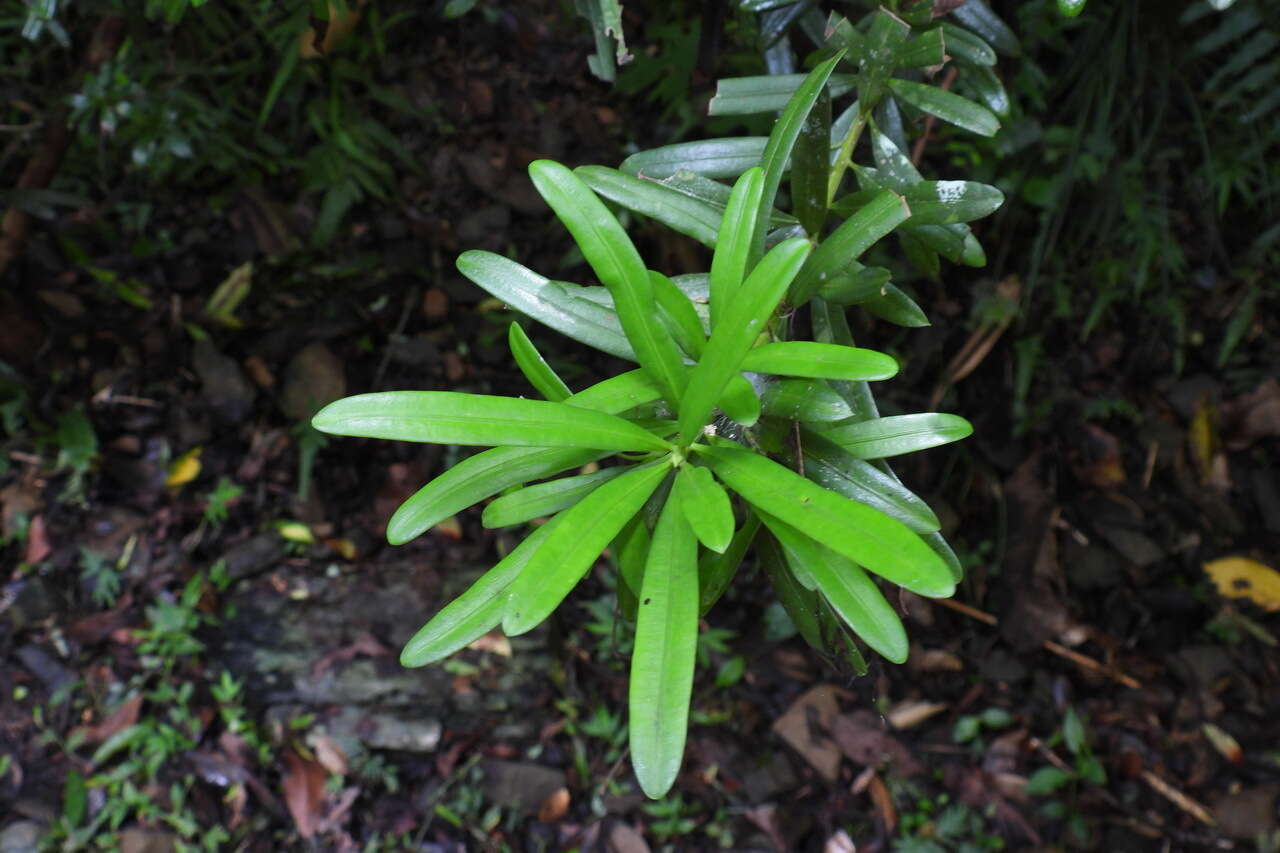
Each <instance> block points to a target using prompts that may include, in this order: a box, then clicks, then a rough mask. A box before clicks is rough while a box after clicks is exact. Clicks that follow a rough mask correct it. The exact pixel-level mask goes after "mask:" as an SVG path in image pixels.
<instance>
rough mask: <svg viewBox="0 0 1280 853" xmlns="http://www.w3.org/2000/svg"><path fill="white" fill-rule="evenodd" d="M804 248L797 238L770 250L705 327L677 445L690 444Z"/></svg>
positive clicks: (682, 403)
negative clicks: (717, 319) (715, 323)
mask: <svg viewBox="0 0 1280 853" xmlns="http://www.w3.org/2000/svg"><path fill="white" fill-rule="evenodd" d="M809 249H810V244H809V241H808V240H805V239H803V238H798V237H797V238H794V239H791V240H787V241H786V242H784V243H780V244H778V245H777V246H775V247H774V248H773V249H771V250H770V251H769V254H768V255H766V256H765V257H764V258H763V259H762V260H761V261H760V264H759V265H758V266H757V267H756V268H755V270H754V271H753V272H752V273H751V275H750V276H748V278H747V280H746V281H745V282H744V283H743V285H742V288H741V289H740V290H739V292H738V294H737V296H736V297H735V298H734V299H733V300H731V302H730V304H729V308H728V309H727V310H726V311H725V312H724V315H723V320H722V322H721V323H720V324H719V325H718V326H716V328H715V329H713V330H712V331H711V339H710V340H709V341H708V342H707V349H706V352H705V353H704V354H703V357H702V360H701V361H699V362H698V364H697V365H696V366H695V367H694V368H693V374H692V375H691V376H690V378H689V385H688V390H687V391H686V392H685V396H684V398H683V399H682V400H681V401H680V420H679V423H680V433H679V443H680V445H681V446H682V447H687V446H688V445H689V444H691V443H692V442H693V440H694V438H695V437H696V436H697V435H698V433H699V432H701V430H702V428H703V426H705V425H706V423H707V420H708V418H709V417H710V415H711V411H712V410H713V409H714V408H715V405H716V402H717V401H718V400H719V399H720V395H721V394H722V393H723V392H724V388H725V385H727V384H728V382H729V380H730V379H731V378H732V377H733V376H734V375H736V374H737V372H738V369H739V365H740V364H741V363H742V358H743V356H744V355H746V353H747V350H748V349H750V348H751V344H752V343H754V342H755V339H756V336H757V335H759V334H760V332H761V330H762V329H763V328H764V324H765V322H766V321H768V319H769V318H770V317H771V316H772V315H773V311H774V309H775V308H777V306H778V303H779V301H781V299H782V296H783V294H785V293H786V292H787V287H788V286H789V285H790V283H791V280H792V279H793V278H794V277H795V274H796V272H797V271H798V270H799V269H800V266H801V265H802V264H803V263H804V259H805V258H806V257H807V256H808V254H809Z"/></svg>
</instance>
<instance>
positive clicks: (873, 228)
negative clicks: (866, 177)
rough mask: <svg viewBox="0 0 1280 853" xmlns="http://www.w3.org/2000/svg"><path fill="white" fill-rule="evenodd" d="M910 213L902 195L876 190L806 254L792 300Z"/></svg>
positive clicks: (800, 300)
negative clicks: (816, 246) (805, 260)
mask: <svg viewBox="0 0 1280 853" xmlns="http://www.w3.org/2000/svg"><path fill="white" fill-rule="evenodd" d="M910 215H911V209H910V208H909V207H908V206H907V203H906V202H905V201H904V200H903V198H902V196H900V195H898V194H896V193H894V192H890V191H889V190H883V191H882V192H880V193H878V194H877V195H876V196H875V197H874V199H873V200H872V201H871V202H869V203H868V204H866V205H865V206H863V207H862V209H860V210H859V211H858V212H857V213H855V214H853V215H852V216H850V217H849V218H848V219H846V220H845V221H844V222H843V223H841V224H840V227H838V228H837V229H836V230H835V231H834V232H832V234H831V236H829V237H827V239H825V240H823V241H822V244H821V245H820V246H818V248H817V249H815V250H814V252H813V254H812V255H810V256H809V260H808V261H807V262H805V265H804V267H803V268H802V269H801V270H800V274H799V275H797V276H796V281H795V285H794V286H793V288H792V298H791V302H792V304H794V305H803V304H804V303H805V302H807V301H808V300H809V299H810V298H811V297H812V296H813V295H814V294H815V293H817V292H818V289H819V288H820V287H821V286H822V284H823V283H824V282H825V281H826V280H827V279H828V278H831V277H832V276H835V275H836V274H838V273H839V272H840V271H841V269H843V268H844V266H845V265H846V264H848V263H849V261H854V260H857V259H858V257H859V256H860V255H861V254H862V253H863V252H865V251H866V250H867V249H869V248H871V246H872V244H874V243H875V242H876V241H877V240H879V239H880V238H881V237H883V236H885V235H886V234H888V233H889V232H890V231H892V230H893V229H894V228H896V227H898V225H900V224H901V223H902V222H903V221H904V220H906V218H907V217H908V216H910Z"/></svg>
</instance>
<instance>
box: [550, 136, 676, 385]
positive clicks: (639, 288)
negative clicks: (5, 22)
mask: <svg viewBox="0 0 1280 853" xmlns="http://www.w3.org/2000/svg"><path fill="white" fill-rule="evenodd" d="M529 177H530V178H531V179H532V180H533V185H534V187H535V188H536V189H537V190H538V192H539V194H541V195H542V197H543V199H545V200H546V202H547V204H548V205H550V206H551V209H552V210H553V211H555V214H556V216H557V217H558V218H559V219H560V221H561V222H563V223H564V226H565V227H566V228H568V229H569V233H571V234H572V235H573V239H574V241H575V242H577V244H578V248H579V249H581V250H582V255H583V257H585V258H586V259H587V263H588V264H590V265H591V268H592V269H593V270H594V271H595V273H596V276H597V277H599V279H600V283H601V284H603V285H604V286H605V287H606V288H608V290H609V293H610V294H611V295H612V296H613V304H614V308H615V309H616V310H617V312H618V320H619V321H620V322H621V323H622V330H623V332H625V333H626V336H627V340H628V341H629V342H630V343H631V347H632V349H634V350H635V353H636V358H637V359H638V360H639V362H640V366H641V367H643V368H644V369H645V370H646V371H648V372H649V375H650V376H652V377H653V379H654V381H655V382H657V383H658V387H660V388H661V389H662V391H663V395H664V396H666V397H667V399H669V400H678V399H680V392H682V391H683V390H684V372H683V371H682V370H681V363H682V361H681V358H680V353H679V352H678V351H677V349H676V345H675V342H674V341H672V340H671V336H670V335H669V334H668V333H667V331H666V329H665V328H664V327H663V326H662V324H661V322H659V321H658V319H657V317H656V316H654V315H655V312H654V299H653V287H652V285H651V284H650V283H649V273H648V270H646V269H645V266H644V262H643V261H641V260H640V255H639V253H638V252H636V248H635V246H634V245H632V243H631V238H630V237H628V236H627V232H626V231H624V230H623V229H622V226H621V225H620V224H618V220H617V219H615V218H614V217H613V214H612V213H610V212H609V209H608V208H606V207H605V206H604V202H602V201H600V199H599V198H598V197H597V196H596V194H595V193H594V192H592V191H591V188H590V187H588V186H587V185H586V184H584V183H583V182H582V179H581V178H579V177H578V176H577V175H575V174H573V172H571V171H569V170H568V169H567V168H565V167H564V166H562V165H560V164H559V163H556V162H554V161H551V160H535V161H534V162H533V163H530V164H529Z"/></svg>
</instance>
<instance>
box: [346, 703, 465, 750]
mask: <svg viewBox="0 0 1280 853" xmlns="http://www.w3.org/2000/svg"><path fill="white" fill-rule="evenodd" d="M325 728H326V729H327V730H328V731H329V732H330V734H332V735H333V736H334V737H336V738H353V739H355V740H358V741H360V743H362V744H364V746H366V747H368V748H369V749H397V750H402V751H404V752H434V751H435V748H436V747H437V746H439V745H440V735H441V732H442V729H441V725H440V721H439V720H437V719H435V718H433V717H429V716H418V717H409V716H402V715H399V714H391V713H385V712H381V713H378V712H375V713H363V712H361V711H358V710H355V709H352V708H348V709H346V710H345V711H343V713H341V714H339V715H338V716H337V717H335V718H333V719H331V720H327V721H326V722H325Z"/></svg>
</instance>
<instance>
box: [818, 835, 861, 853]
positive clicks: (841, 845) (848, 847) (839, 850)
mask: <svg viewBox="0 0 1280 853" xmlns="http://www.w3.org/2000/svg"><path fill="white" fill-rule="evenodd" d="M822 853H858V847H857V845H855V844H854V843H853V839H852V838H850V837H849V833H847V832H845V831H844V830H843V829H837V830H836V834H835V835H833V836H831V837H830V838H828V839H827V843H826V844H824V845H822Z"/></svg>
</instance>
